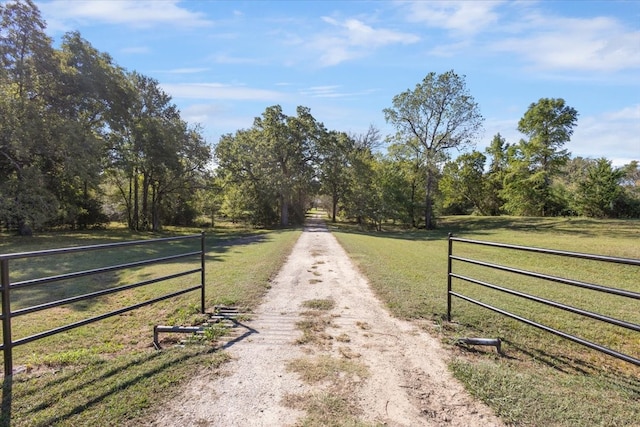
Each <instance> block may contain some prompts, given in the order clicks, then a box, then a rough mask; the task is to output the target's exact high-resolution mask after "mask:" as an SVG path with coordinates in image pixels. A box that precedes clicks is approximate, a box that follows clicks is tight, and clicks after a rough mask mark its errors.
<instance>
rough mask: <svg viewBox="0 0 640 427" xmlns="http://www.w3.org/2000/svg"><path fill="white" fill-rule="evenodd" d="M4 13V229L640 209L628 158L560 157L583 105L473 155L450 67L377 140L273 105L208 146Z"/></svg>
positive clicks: (148, 82)
mask: <svg viewBox="0 0 640 427" xmlns="http://www.w3.org/2000/svg"><path fill="white" fill-rule="evenodd" d="M0 18H1V27H0V52H1V53H2V55H1V61H2V63H1V68H0V117H1V119H0V200H1V201H2V203H0V224H1V225H2V226H3V227H4V228H6V229H11V230H17V231H19V232H20V233H22V234H28V233H29V232H30V230H31V229H33V228H35V229H41V228H55V227H71V228H86V227H96V226H105V225H106V224H107V223H108V222H109V221H112V220H117V221H123V222H125V223H126V224H127V225H128V227H129V228H130V229H131V230H137V231H143V230H152V231H157V230H160V229H161V227H162V226H163V225H196V224H197V225H203V224H204V221H205V219H206V221H207V222H211V224H213V222H214V219H215V218H216V217H217V216H224V217H226V218H228V219H230V220H231V221H243V222H247V223H251V224H254V225H259V226H271V225H275V224H281V225H287V224H291V223H301V222H302V221H303V220H304V214H305V211H306V210H307V209H308V208H309V207H311V206H314V205H322V206H323V207H326V208H327V210H328V211H329V212H330V213H331V216H332V219H333V220H334V221H335V220H336V219H337V217H339V216H340V217H343V218H346V219H350V220H354V221H356V222H358V223H359V224H361V225H363V226H370V227H374V228H376V229H381V228H382V226H383V224H385V223H387V222H393V223H396V224H401V225H406V226H408V227H424V228H433V227H435V226H436V222H435V220H436V218H437V216H438V215H444V214H470V213H476V214H480V215H500V214H510V215H533V216H554V215H583V216H592V217H603V218H638V217H640V167H639V165H638V162H635V161H634V162H631V163H630V164H628V165H625V166H624V167H622V168H615V167H613V166H612V165H611V162H610V161H608V160H607V159H604V158H601V159H595V160H594V159H584V158H571V155H570V153H569V152H568V151H567V150H566V149H565V148H564V145H565V144H566V143H567V142H568V141H569V140H570V137H571V135H572V133H573V128H574V127H575V126H576V124H577V119H578V113H577V111H575V109H573V108H571V107H570V106H568V105H566V103H565V101H564V100H562V99H559V98H558V99H548V98H543V99H540V100H538V101H537V102H534V103H532V104H531V105H530V107H529V109H528V110H527V111H526V112H525V113H524V116H523V117H522V119H521V120H520V122H519V123H518V130H519V131H520V132H521V133H522V134H523V135H525V136H526V139H522V140H520V141H518V142H517V143H510V142H507V141H506V140H505V139H504V138H503V137H502V136H501V135H500V134H497V135H495V137H494V138H493V140H492V142H491V144H490V146H489V147H488V148H487V149H486V150H485V151H484V152H478V151H476V150H473V147H474V143H475V141H476V139H477V138H478V134H479V131H480V130H481V127H482V122H483V117H482V115H481V114H480V110H479V106H478V104H477V103H476V102H475V100H474V99H473V97H472V96H471V94H470V93H469V91H468V90H467V88H466V84H465V78H464V76H459V75H457V74H456V73H455V72H454V71H453V70H451V71H448V72H445V73H442V74H436V73H429V74H427V75H426V77H425V78H424V79H423V81H421V82H420V83H418V84H417V85H416V86H415V88H414V89H411V90H407V91H405V92H403V93H401V94H399V95H397V96H395V97H394V98H393V99H392V102H391V104H392V105H391V106H390V107H389V108H386V109H384V110H383V113H384V117H385V119H386V121H387V122H388V123H390V124H391V125H393V127H394V128H395V129H396V132H395V134H393V135H389V136H387V137H386V138H384V139H383V137H382V136H381V135H380V132H379V130H378V129H376V128H375V127H374V126H370V127H369V129H368V130H367V131H366V132H363V133H361V134H350V133H346V132H342V131H337V130H329V129H327V128H326V127H325V126H324V125H323V123H322V122H320V121H318V120H317V119H316V118H314V117H313V115H312V114H311V111H310V109H309V108H307V107H304V106H299V107H298V108H297V109H296V112H295V115H292V116H289V115H287V114H285V112H283V110H282V107H281V106H279V105H274V106H270V107H268V108H266V109H265V111H264V112H263V113H262V114H261V115H260V116H259V117H256V118H255V120H254V123H253V125H252V126H251V127H250V128H248V129H241V130H237V131H236V132H234V133H232V134H227V135H223V136H222V137H221V138H220V140H219V141H218V143H217V144H215V146H211V145H209V144H208V143H207V142H206V141H205V140H204V138H203V136H202V132H201V129H200V128H199V126H193V125H189V124H187V123H186V122H185V121H184V120H183V119H182V118H181V116H180V111H179V110H178V108H177V107H176V106H175V105H174V104H173V103H172V100H171V97H170V96H169V95H168V94H166V93H164V92H163V91H162V89H161V88H160V86H159V83H158V82H157V81H156V80H154V79H153V78H150V77H148V76H144V75H141V74H139V73H137V72H135V71H133V72H129V71H127V70H124V69H123V68H121V67H119V66H118V65H117V64H115V63H114V62H113V60H112V58H111V57H110V56H109V55H108V54H106V53H102V52H99V51H97V50H96V49H95V48H93V47H92V46H91V44H90V43H89V42H88V41H86V40H84V39H83V38H82V37H81V35H80V34H79V33H78V32H69V33H66V34H65V35H64V36H63V37H62V41H61V43H60V47H59V48H54V47H53V44H52V40H51V39H50V38H49V37H48V36H47V35H46V34H45V32H44V29H45V28H46V26H45V22H44V21H43V20H42V18H41V16H40V13H39V11H38V9H37V7H36V6H35V4H34V3H33V2H32V1H31V0H18V1H14V2H11V3H5V4H4V5H0ZM454 151H455V152H462V153H463V154H460V155H459V156H457V157H456V158H455V159H454V158H452V157H451V155H452V154H453V152H454Z"/></svg>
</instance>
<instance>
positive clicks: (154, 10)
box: [38, 0, 211, 31]
mask: <svg viewBox="0 0 640 427" xmlns="http://www.w3.org/2000/svg"><path fill="white" fill-rule="evenodd" d="M179 3H180V1H178V0H165V1H153V0H119V1H112V0H92V1H85V0H53V1H46V2H45V1H42V2H39V3H38V8H39V9H40V10H41V11H42V14H43V16H44V17H45V18H46V20H47V23H48V27H49V29H50V30H54V31H56V30H60V31H67V30H69V26H74V27H75V26H76V25H77V24H84V25H90V24H91V23H92V22H100V23H107V24H115V25H128V26H131V27H142V28H149V27H153V26H156V25H169V26H171V27H183V28H192V27H204V26H210V25H211V21H209V20H208V19H206V18H205V17H204V14H201V13H197V12H191V11H189V10H187V9H185V8H183V7H180V6H179Z"/></svg>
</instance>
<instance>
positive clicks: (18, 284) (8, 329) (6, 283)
mask: <svg viewBox="0 0 640 427" xmlns="http://www.w3.org/2000/svg"><path fill="white" fill-rule="evenodd" d="M196 239H199V240H200V245H199V250H197V251H188V252H182V253H178V254H174V255H168V256H162V257H156V258H151V259H145V260H142V261H135V262H129V263H124V264H118V265H110V266H106V267H101V268H95V269H89V270H83V271H74V272H70V273H65V274H59V275H54V276H47V277H39V278H34V279H29V280H22V281H15V282H11V280H10V278H11V275H10V267H11V266H10V264H11V262H14V261H16V260H20V259H27V258H42V257H55V256H59V255H66V254H73V253H86V252H89V251H105V250H111V249H120V248H127V247H132V246H147V245H149V246H152V245H155V246H156V247H157V246H162V245H164V244H165V243H168V242H182V241H189V240H196ZM196 256H197V257H199V261H200V266H199V267H198V268H190V269H188V270H183V271H178V272H174V273H172V274H167V275H164V276H161V277H156V278H153V279H148V280H144V281H140V282H136V283H128V284H124V285H121V286H116V287H112V288H111V287H110V288H106V289H102V290H99V291H95V292H89V293H85V294H82V295H76V296H73V297H69V298H63V299H59V300H55V301H49V302H47V303H43V304H36V305H32V306H28V307H22V308H20V309H17V310H12V308H11V292H12V291H13V290H16V289H22V288H27V287H37V286H43V285H47V284H51V283H56V282H61V281H63V280H69V279H76V278H80V277H86V276H93V275H97V274H101V273H108V272H113V271H119V270H126V269H132V268H135V267H142V266H149V265H155V264H161V263H166V262H169V261H175V260H182V259H189V258H191V259H194V258H195V257H196ZM198 273H200V275H199V279H198V280H199V282H200V283H197V284H193V285H190V286H189V287H186V288H183V289H179V290H177V291H173V292H169V293H167V294H164V295H161V296H157V297H155V298H151V299H148V300H145V301H141V302H138V303H136V304H132V305H129V306H126V307H120V308H118V309H116V310H113V311H110V312H108V313H104V314H100V315H97V316H92V317H89V318H86V319H82V320H79V321H76V322H73V323H69V324H66V325H63V326H59V327H57V328H53V329H50V330H47V331H43V332H40V333H37V334H33V335H30V336H27V337H21V338H18V339H14V337H13V336H12V319H14V318H16V317H19V316H23V315H26V314H29V313H35V312H38V311H43V310H47V309H51V308H54V307H59V306H63V305H67V304H72V303H76V302H80V301H85V300H90V299H94V298H97V297H100V296H103V295H109V294H114V293H117V292H123V291H126V290H129V289H134V288H140V287H143V286H148V285H152V284H155V283H159V282H163V281H167V280H172V279H176V278H179V277H185V276H190V275H194V274H198ZM196 291H200V310H201V312H202V313H204V311H205V234H204V233H200V234H193V235H188V236H178V237H165V238H160V239H150V240H135V241H129V242H119V243H106V244H101V245H90V246H74V247H70V248H60V249H48V250H41V251H32V252H19V253H10V254H0V293H1V299H2V301H1V303H2V304H1V306H2V313H1V314H0V320H2V345H0V350H1V351H2V352H3V355H4V376H5V377H10V376H11V375H12V373H13V348H14V347H17V346H19V345H23V344H27V343H30V342H33V341H36V340H39V339H42V338H45V337H49V336H52V335H55V334H59V333H61V332H65V331H69V330H71V329H74V328H77V327H80V326H84V325H88V324H90V323H93V322H97V321H99V320H103V319H106V318H109V317H112V316H116V315H119V314H123V313H126V312H128V311H131V310H135V309H138V308H141V307H144V306H147V305H150V304H154V303H157V302H160V301H163V300H167V299H170V298H174V297H177V296H179V295H182V294H186V293H189V292H196Z"/></svg>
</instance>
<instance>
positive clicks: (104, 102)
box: [0, 0, 209, 232]
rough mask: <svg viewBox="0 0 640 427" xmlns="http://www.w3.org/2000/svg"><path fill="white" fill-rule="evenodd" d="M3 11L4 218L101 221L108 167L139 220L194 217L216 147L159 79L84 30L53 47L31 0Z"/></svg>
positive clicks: (21, 223) (155, 225)
mask: <svg viewBox="0 0 640 427" xmlns="http://www.w3.org/2000/svg"><path fill="white" fill-rule="evenodd" d="M0 19H1V24H2V25H1V27H2V34H3V37H1V38H0V51H2V52H3V55H2V59H1V64H0V65H1V67H0V94H1V95H0V116H2V118H3V119H2V123H0V195H2V197H3V200H8V201H9V202H8V203H6V204H5V205H4V206H3V207H2V208H0V221H1V222H2V223H3V224H4V225H5V227H6V228H10V229H18V230H19V231H21V232H25V230H28V229H31V228H36V229H41V228H43V227H56V226H68V227H71V228H75V227H80V228H84V227H92V226H102V225H104V223H105V220H106V218H105V216H104V214H103V212H102V206H101V205H102V202H103V200H102V194H101V192H100V189H101V188H104V187H105V186H104V183H105V178H106V177H110V178H112V179H113V181H112V184H115V185H113V186H111V187H109V188H113V189H115V190H116V191H117V192H118V193H119V195H120V196H122V198H123V199H124V203H123V204H122V206H123V207H124V208H125V209H126V211H127V217H128V219H129V225H130V226H131V228H132V229H135V230H139V229H143V228H149V229H153V230H158V229H159V228H160V225H161V222H162V221H166V222H175V221H180V222H189V221H185V218H186V217H188V216H190V215H191V214H190V212H189V207H190V205H191V203H190V202H191V200H190V199H191V198H192V197H193V194H194V192H195V191H194V188H196V187H197V185H198V184H199V181H198V179H199V178H200V177H201V175H202V172H203V168H204V165H205V164H206V162H208V160H209V149H208V147H207V146H206V144H205V143H204V141H203V140H202V137H201V136H200V130H199V129H197V128H187V126H186V124H185V123H184V122H183V121H182V120H181V119H180V117H179V113H178V112H177V109H176V107H175V106H173V105H172V104H170V98H169V97H168V96H167V95H166V94H164V93H162V91H161V90H159V87H158V84H157V82H155V81H154V80H152V79H149V78H146V77H144V76H141V75H139V74H137V73H132V74H129V75H127V74H125V72H124V71H123V70H122V69H121V68H120V67H118V66H116V65H115V64H113V62H112V59H111V57H110V56H109V55H107V54H105V53H101V52H99V51H98V50H96V49H95V48H93V47H92V46H91V44H90V43H89V42H87V41H86V40H84V39H82V37H81V36H80V34H79V33H78V32H70V33H67V34H65V35H64V36H63V37H62V43H61V45H60V48H59V49H54V48H53V46H52V40H51V39H50V38H49V37H48V36H47V35H46V34H45V31H44V30H45V27H46V26H45V23H44V21H43V20H42V18H41V16H40V12H39V10H38V8H37V6H36V5H35V4H34V3H33V2H32V1H30V0H19V1H15V2H8V3H6V4H3V5H0ZM115 178H118V179H115ZM130 185H131V187H130ZM134 187H135V188H134ZM134 190H135V191H134ZM138 198H139V199H140V203H138ZM174 209H177V210H178V211H180V212H179V215H173V213H170V214H167V212H174V211H175V210H174ZM191 216H193V215H191ZM146 224H148V225H146Z"/></svg>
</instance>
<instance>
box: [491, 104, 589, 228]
mask: <svg viewBox="0 0 640 427" xmlns="http://www.w3.org/2000/svg"><path fill="white" fill-rule="evenodd" d="M577 120H578V112H577V111H576V110H575V109H573V108H571V107H569V106H567V105H565V101H564V100H563V99H561V98H558V99H550V98H541V99H540V100H539V101H538V102H537V103H533V104H531V105H530V106H529V109H528V110H527V111H526V113H525V114H524V116H523V117H522V119H520V121H519V122H518V130H519V131H520V132H522V133H524V134H525V135H527V136H528V137H529V140H528V141H526V140H521V141H520V143H519V144H518V145H516V146H512V147H510V151H509V152H508V154H509V159H508V167H507V168H506V173H505V175H504V184H503V189H502V190H501V192H500V196H501V197H502V198H503V199H504V200H505V204H504V206H503V208H504V209H505V211H507V212H508V213H510V214H513V215H538V216H553V215H558V214H560V213H562V212H563V211H565V210H566V203H565V202H564V201H562V200H558V198H557V197H554V193H553V191H552V189H551V185H552V182H553V180H554V178H556V177H557V176H558V175H559V172H560V170H561V168H562V167H563V166H564V165H565V164H566V162H567V161H568V159H569V152H568V151H567V150H566V149H562V147H563V145H564V144H565V143H566V142H568V141H569V140H570V138H571V135H572V134H573V127H574V126H575V125H576V122H577ZM556 194H557V193H556Z"/></svg>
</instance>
